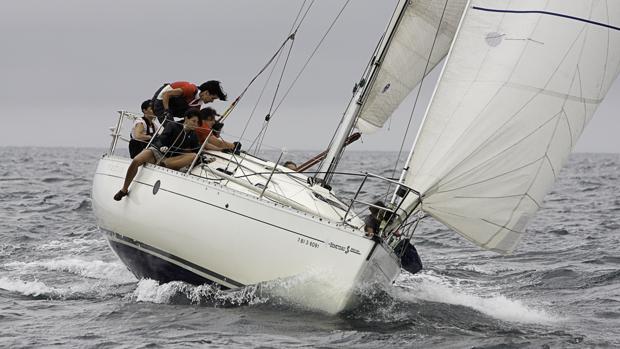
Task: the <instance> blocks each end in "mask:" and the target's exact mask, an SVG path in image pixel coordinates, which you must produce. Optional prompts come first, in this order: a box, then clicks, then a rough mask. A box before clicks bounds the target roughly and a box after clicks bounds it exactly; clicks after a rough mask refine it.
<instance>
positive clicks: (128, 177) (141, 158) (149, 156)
mask: <svg viewBox="0 0 620 349" xmlns="http://www.w3.org/2000/svg"><path fill="white" fill-rule="evenodd" d="M155 161H156V160H155V155H153V152H152V151H151V150H150V149H144V150H143V151H141V152H140V154H138V155H136V157H135V158H133V160H132V161H131V164H129V167H128V168H127V174H125V182H124V183H123V188H122V189H121V190H120V191H119V192H118V193H116V195H114V200H116V201H120V200H121V199H122V198H123V197H124V196H126V195H127V193H129V185H130V184H131V182H132V181H133V179H134V178H135V177H136V174H137V173H138V168H140V166H142V165H144V164H145V163H147V162H148V163H151V164H154V163H155Z"/></svg>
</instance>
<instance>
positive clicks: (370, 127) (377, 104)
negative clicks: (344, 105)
mask: <svg viewBox="0 0 620 349" xmlns="http://www.w3.org/2000/svg"><path fill="white" fill-rule="evenodd" d="M466 3H467V1H466V0H412V1H408V2H407V3H406V4H405V5H404V6H406V7H407V8H406V9H404V11H403V14H402V16H400V21H399V22H398V23H396V21H398V16H395V17H394V18H393V19H392V23H391V24H390V25H395V26H396V28H395V29H394V32H393V34H392V38H391V40H390V41H389V46H388V47H387V49H386V51H385V56H384V58H383V62H382V63H381V66H380V68H379V71H378V72H377V75H376V79H375V80H374V81H372V86H369V90H368V91H367V97H366V98H365V100H364V104H363V105H362V107H361V111H360V114H359V119H358V122H357V128H358V129H360V130H361V131H362V132H372V131H374V130H376V129H378V128H381V127H382V126H383V124H384V123H385V122H386V120H387V119H388V118H389V117H390V116H391V115H392V113H393V112H394V110H396V108H397V107H398V106H399V105H400V104H401V102H402V101H403V100H404V99H405V98H406V97H407V95H409V93H411V91H412V90H413V89H414V88H415V87H416V86H417V85H418V83H419V82H420V80H421V79H422V78H423V77H424V76H425V75H426V74H428V73H429V72H430V71H431V70H432V69H433V68H434V67H435V66H436V65H437V63H439V62H440V61H441V60H442V59H443V58H444V57H445V56H446V54H447V53H448V48H449V47H450V43H451V42H452V38H453V37H454V33H455V32H456V28H457V26H458V23H459V20H460V19H461V16H462V14H463V10H464V8H465V4H466ZM440 21H441V22H440ZM438 27H439V30H438ZM435 37H436V39H435ZM386 39H387V38H386ZM385 44H388V43H387V42H386V43H385ZM431 50H432V54H431ZM429 57H430V62H428V65H427V61H429Z"/></svg>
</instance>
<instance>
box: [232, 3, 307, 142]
mask: <svg viewBox="0 0 620 349" xmlns="http://www.w3.org/2000/svg"><path fill="white" fill-rule="evenodd" d="M307 1H308V0H304V2H303V3H302V4H301V7H300V8H299V11H298V12H297V15H296V16H295V20H294V21H293V23H291V28H290V29H289V30H288V35H289V36H290V35H291V34H293V33H296V32H297V30H298V29H299V25H297V21H298V20H299V18H300V16H301V14H302V12H303V10H304V8H305V6H306V2H307ZM313 3H314V0H312V2H311V3H310V5H309V6H308V9H306V12H305V13H304V15H303V17H302V21H303V19H304V18H305V17H306V15H307V14H308V11H309V9H310V7H312V4H313ZM300 24H301V22H300ZM295 26H297V28H295ZM281 57H282V51H279V53H278V58H277V59H276V61H275V63H274V64H273V66H272V67H271V71H270V72H269V76H268V77H267V79H266V80H265V83H264V84H263V88H262V89H261V91H260V94H259V95H258V99H257V100H256V103H255V104H254V107H253V108H252V112H251V113H250V116H249V117H248V120H247V121H246V123H245V126H244V127H243V132H241V138H243V136H245V132H246V131H247V129H248V126H249V125H250V121H251V120H252V118H253V117H254V113H255V112H256V109H257V108H258V105H259V104H260V102H261V100H262V98H263V94H264V93H265V91H266V90H267V86H268V85H269V82H270V81H271V77H272V76H273V73H274V72H275V70H276V68H277V66H278V62H279V61H280V58H281ZM248 149H250V148H248Z"/></svg>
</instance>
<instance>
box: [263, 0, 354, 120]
mask: <svg viewBox="0 0 620 349" xmlns="http://www.w3.org/2000/svg"><path fill="white" fill-rule="evenodd" d="M350 1H351V0H347V1H346V2H345V3H344V5H343V6H342V8H341V9H340V11H339V12H338V15H337V16H336V17H335V18H334V19H333V20H332V22H331V24H330V25H329V28H327V31H326V32H325V34H323V37H322V38H321V40H320V41H319V43H318V44H317V45H316V47H315V48H314V50H313V51H312V53H311V54H310V56H309V57H308V59H307V60H306V62H305V63H304V65H303V67H302V68H301V70H300V71H299V73H297V76H295V79H293V82H292V83H291V85H290V86H289V88H288V89H287V90H286V92H285V93H284V96H283V97H282V98H281V99H280V102H278V105H277V106H276V108H275V109H274V111H273V113H275V112H276V111H278V109H280V106H281V105H282V103H283V102H284V100H285V99H286V97H287V96H288V94H289V93H290V92H291V90H292V89H293V87H294V86H295V84H296V83H297V80H299V78H300V77H301V74H303V72H304V71H305V70H306V67H307V66H308V64H309V63H310V61H311V60H312V58H313V57H314V55H315V54H316V53H317V51H318V50H319V48H320V47H321V45H322V44H323V41H325V38H326V37H327V35H328V34H329V33H330V32H331V30H332V28H333V27H334V25H335V24H336V22H337V21H338V19H339V18H340V16H341V15H342V13H343V12H344V10H345V8H346V7H347V5H349V2H350ZM271 116H272V117H273V114H272V115H271Z"/></svg>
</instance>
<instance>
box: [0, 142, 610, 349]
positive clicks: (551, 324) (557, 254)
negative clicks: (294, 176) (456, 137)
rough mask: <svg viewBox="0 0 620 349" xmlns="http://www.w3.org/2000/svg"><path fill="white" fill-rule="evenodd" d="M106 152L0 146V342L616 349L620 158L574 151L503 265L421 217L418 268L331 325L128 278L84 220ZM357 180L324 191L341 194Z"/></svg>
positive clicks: (251, 294)
mask: <svg viewBox="0 0 620 349" xmlns="http://www.w3.org/2000/svg"><path fill="white" fill-rule="evenodd" d="M103 153H104V150H103V149H70V148H0V155H1V156H2V159H4V161H2V163H0V347H12V348H13V347H51V346H58V347H103V348H105V347H128V348H142V347H148V348H157V347H262V348H270V347H275V348H290V347H325V348H328V347H359V348H377V347H416V348H428V347H436V348H605V347H608V348H617V347H620V253H619V250H620V248H619V246H620V155H618V154H576V155H573V156H571V158H570V159H569V162H568V164H567V167H566V168H565V169H564V170H563V172H562V173H561V176H560V179H559V181H558V183H557V184H556V186H555V187H554V189H553V191H552V192H551V193H550V194H549V195H548V196H547V198H546V201H545V204H544V209H542V210H541V211H540V212H539V214H538V215H537V216H536V218H535V219H534V220H533V222H532V223H531V224H530V226H529V228H528V234H527V236H526V237H525V239H524V240H523V241H522V243H521V245H520V246H519V248H518V249H517V251H516V252H515V253H514V254H512V255H510V256H501V255H497V254H494V253H491V252H485V251H482V250H480V249H478V248H477V247H475V246H473V245H472V244H470V243H469V242H467V241H465V240H464V239H462V238H460V237H459V236H458V235H457V234H455V233H453V232H451V231H450V230H448V229H447V228H445V227H443V226H442V225H441V224H439V223H436V222H433V221H432V220H431V219H429V220H425V221H423V222H422V223H421V224H420V227H419V228H418V230H417V231H416V235H415V237H414V243H415V244H416V246H417V249H418V251H419V252H420V254H421V257H422V259H423V262H424V265H425V269H424V270H423V271H422V272H420V273H419V274H416V275H408V274H406V273H403V274H401V276H400V277H399V279H398V280H397V282H396V284H395V285H394V287H392V288H390V289H388V290H385V291H378V290H370V289H369V290H361V295H360V297H361V302H360V305H359V306H358V307H357V308H355V309H353V310H351V311H349V312H347V313H343V314H339V315H336V316H330V315H326V314H322V313H319V312H315V311H312V310H310V309H307V308H305V307H304V306H303V305H299V304H291V303H287V302H286V301H284V300H283V299H281V298H278V297H276V296H270V295H268V294H267V293H265V292H263V291H262V289H261V288H259V287H253V286H249V287H246V288H244V289H241V290H236V291H234V292H223V291H221V290H219V289H217V288H214V287H209V286H198V287H196V286H190V285H187V284H184V283H181V282H171V283H168V284H158V283H157V282H155V281H153V280H137V279H136V278H134V276H133V275H132V274H131V273H130V272H129V271H128V270H127V269H126V268H125V267H124V266H123V265H122V264H121V263H120V261H119V260H118V259H117V258H116V257H115V255H114V254H113V253H112V252H111V250H110V249H109V248H108V246H107V243H106V241H105V239H104V237H103V235H102V234H101V233H100V232H99V231H98V229H97V226H96V224H95V218H94V216H93V212H92V209H91V203H90V188H91V181H92V176H93V173H94V169H95V166H96V163H97V160H98V159H99V158H100V156H101V155H102V154H103ZM272 155H273V154H272ZM310 155H312V154H311V153H307V152H292V153H289V154H287V156H288V157H289V158H291V159H294V160H297V161H299V162H301V161H303V159H305V158H307V157H308V156H310ZM275 157H277V154H275ZM395 157H396V154H394V153H367V152H364V153H362V152H352V153H349V154H347V157H346V158H345V159H344V161H343V164H342V166H341V168H342V169H343V170H345V169H346V170H348V171H352V172H357V171H361V170H369V171H370V172H373V173H377V174H383V175H388V176H390V175H391V169H392V167H393V163H394V160H395ZM359 181H360V178H359V177H358V178H349V179H345V178H338V180H337V183H336V185H335V187H336V188H338V190H339V192H341V193H342V194H347V193H352V192H354V191H355V190H356V188H357V184H358V183H359ZM112 194H113V193H110V195H112ZM384 194H385V189H383V188H377V189H376V190H369V191H368V192H364V193H363V195H364V196H365V197H366V198H367V199H369V200H372V199H375V198H377V197H380V196H382V195H384ZM300 282H303V280H302V281H300ZM297 286H299V285H291V283H290V282H279V281H274V282H271V283H268V285H267V288H272V289H278V288H284V289H286V288H287V287H297Z"/></svg>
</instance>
